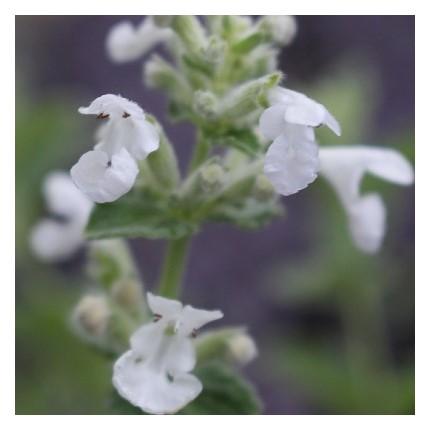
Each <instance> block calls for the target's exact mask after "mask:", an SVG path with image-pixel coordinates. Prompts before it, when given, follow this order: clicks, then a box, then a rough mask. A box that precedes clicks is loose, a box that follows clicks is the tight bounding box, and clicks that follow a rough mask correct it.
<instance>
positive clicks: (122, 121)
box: [71, 94, 160, 203]
mask: <svg viewBox="0 0 430 430" xmlns="http://www.w3.org/2000/svg"><path fill="white" fill-rule="evenodd" d="M79 112H80V113H82V114H84V115H96V116H97V118H100V119H105V120H107V123H106V124H103V125H102V126H101V127H100V128H99V130H98V132H97V135H96V138H97V139H98V140H99V141H98V143H97V144H96V145H95V148H94V150H93V151H89V152H87V153H85V154H84V155H83V156H82V157H81V158H80V159H79V161H78V163H76V164H75V165H74V166H73V167H72V169H71V175H72V179H73V181H74V182H75V183H76V185H77V186H78V187H79V189H80V190H81V191H82V192H84V193H85V194H86V195H87V196H88V197H89V198H90V199H91V200H93V201H94V202H96V203H106V202H112V201H114V200H116V199H118V198H119V197H121V196H122V195H124V194H126V193H127V192H129V191H130V189H131V188H132V187H133V185H134V182H135V180H136V177H137V175H138V173H139V169H138V166H137V162H136V160H143V159H145V158H146V157H147V156H148V155H149V154H150V153H151V152H153V151H155V150H157V149H158V147H159V144H160V137H159V135H158V133H157V130H156V128H155V126H154V125H152V124H151V123H150V122H148V121H147V120H146V117H145V113H144V112H143V110H142V109H141V108H140V107H139V106H138V105H137V104H136V103H134V102H131V101H130V100H127V99H125V98H123V97H120V96H116V95H113V94H105V95H103V96H100V97H98V98H96V99H95V100H94V101H93V102H92V103H91V104H90V105H89V106H88V107H81V108H79Z"/></svg>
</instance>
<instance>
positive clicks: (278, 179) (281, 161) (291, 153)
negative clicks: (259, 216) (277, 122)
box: [264, 125, 319, 196]
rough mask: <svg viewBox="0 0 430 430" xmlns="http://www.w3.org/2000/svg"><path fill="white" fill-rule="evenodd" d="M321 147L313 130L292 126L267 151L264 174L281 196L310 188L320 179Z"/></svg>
mask: <svg viewBox="0 0 430 430" xmlns="http://www.w3.org/2000/svg"><path fill="white" fill-rule="evenodd" d="M318 168H319V161H318V145H317V143H316V142H315V140H314V136H313V130H312V129H311V128H309V127H303V126H298V125H289V126H288V127H287V128H285V132H284V133H283V134H281V135H279V136H278V137H277V138H276V139H275V140H274V142H273V143H272V144H271V145H270V147H269V149H268V150H267V153H266V157H265V160H264V174H265V175H266V176H267V178H268V179H269V181H270V182H271V183H272V185H273V188H274V189H275V191H276V192H277V193H279V194H282V195H285V196H288V195H290V194H294V193H296V192H297V191H300V190H302V189H303V188H306V187H307V186H308V185H309V184H310V183H311V182H313V181H314V180H315V179H316V177H317V172H318Z"/></svg>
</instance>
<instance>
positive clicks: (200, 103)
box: [193, 90, 218, 119]
mask: <svg viewBox="0 0 430 430" xmlns="http://www.w3.org/2000/svg"><path fill="white" fill-rule="evenodd" d="M193 108H194V111H195V112H196V114H198V115H200V116H202V117H203V118H206V119H212V118H214V117H215V116H216V114H217V110H218V109H217V108H218V100H217V98H216V97H215V95H214V94H213V93H211V92H210V91H203V90H199V91H196V92H195V93H194V100H193Z"/></svg>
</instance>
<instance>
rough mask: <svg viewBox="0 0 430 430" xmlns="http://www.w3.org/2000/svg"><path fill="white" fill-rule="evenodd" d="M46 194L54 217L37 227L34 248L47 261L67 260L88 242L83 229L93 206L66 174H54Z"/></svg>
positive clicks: (47, 181)
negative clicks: (85, 241) (85, 239)
mask: <svg viewBox="0 0 430 430" xmlns="http://www.w3.org/2000/svg"><path fill="white" fill-rule="evenodd" d="M43 195H44V198H45V201H46V205H47V209H48V211H49V213H50V216H49V217H47V218H46V219H43V220H42V221H40V222H39V223H38V224H36V226H35V227H34V228H33V230H32V233H31V236H30V246H31V249H32V250H33V252H34V254H35V255H36V256H37V257H38V258H39V259H41V260H43V261H48V262H56V261H62V260H66V259H67V258H69V257H70V256H72V255H73V253H75V252H76V251H77V250H78V249H79V247H81V246H82V245H83V243H84V237H83V230H84V228H85V225H86V223H87V221H88V217H89V214H90V212H91V209H92V207H93V204H92V203H91V201H90V200H88V198H87V197H86V196H85V195H84V194H82V193H81V191H79V190H78V189H77V188H76V186H75V184H73V182H72V180H71V179H70V176H69V175H68V174H67V173H66V172H60V171H58V172H52V173H50V174H49V175H48V176H47V177H46V178H45V180H44V183H43Z"/></svg>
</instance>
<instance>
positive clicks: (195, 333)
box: [191, 328, 197, 339]
mask: <svg viewBox="0 0 430 430" xmlns="http://www.w3.org/2000/svg"><path fill="white" fill-rule="evenodd" d="M191 337H192V338H193V339H194V338H196V337H197V330H196V329H195V328H193V331H192V332H191Z"/></svg>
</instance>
